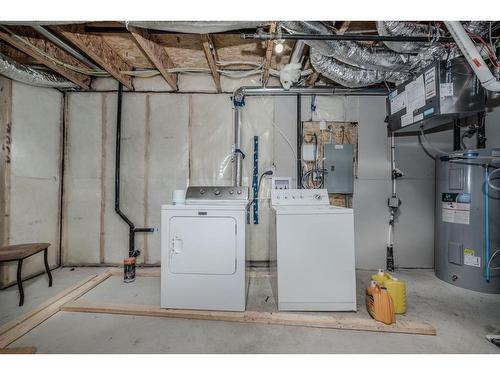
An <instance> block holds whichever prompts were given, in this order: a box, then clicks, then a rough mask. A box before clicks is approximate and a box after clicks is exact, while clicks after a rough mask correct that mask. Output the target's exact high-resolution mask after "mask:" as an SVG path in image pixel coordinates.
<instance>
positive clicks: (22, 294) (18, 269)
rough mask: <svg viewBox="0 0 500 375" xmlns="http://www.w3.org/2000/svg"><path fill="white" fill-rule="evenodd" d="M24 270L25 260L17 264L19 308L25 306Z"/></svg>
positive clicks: (20, 260)
mask: <svg viewBox="0 0 500 375" xmlns="http://www.w3.org/2000/svg"><path fill="white" fill-rule="evenodd" d="M22 268H23V260H22V259H19V261H18V262H17V287H18V288H19V295H20V298H19V306H22V305H23V304H24V291H23V281H22Z"/></svg>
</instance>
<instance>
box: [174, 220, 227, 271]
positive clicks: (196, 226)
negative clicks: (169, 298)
mask: <svg viewBox="0 0 500 375" xmlns="http://www.w3.org/2000/svg"><path fill="white" fill-rule="evenodd" d="M169 247H170V252H169V265H168V266H169V270H170V272H172V273H177V274H209V275H231V274H233V273H235V272H236V220H235V219H234V218H232V217H198V216H193V217H186V216H177V217H172V218H171V219H170V239H169Z"/></svg>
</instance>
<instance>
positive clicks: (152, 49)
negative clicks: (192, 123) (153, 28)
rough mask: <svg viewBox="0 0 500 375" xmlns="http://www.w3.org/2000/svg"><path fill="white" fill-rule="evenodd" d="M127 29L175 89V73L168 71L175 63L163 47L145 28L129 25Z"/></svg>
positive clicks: (145, 54) (176, 88)
mask: <svg viewBox="0 0 500 375" xmlns="http://www.w3.org/2000/svg"><path fill="white" fill-rule="evenodd" d="M128 30H129V31H130V34H131V35H132V38H133V39H134V41H135V43H136V44H137V46H138V47H139V48H140V49H141V51H142V52H143V53H144V56H146V57H147V59H148V60H149V61H150V62H151V64H153V66H154V67H155V68H156V69H158V71H159V72H160V74H161V75H162V77H163V78H164V79H165V81H167V83H168V84H169V85H170V86H171V87H172V88H173V89H174V90H176V91H177V90H178V87H177V74H175V73H169V72H168V69H172V68H175V65H174V63H173V62H172V59H171V58H170V56H169V55H168V54H167V51H165V48H163V47H162V46H160V45H159V44H158V43H156V42H155V41H153V40H152V38H151V34H150V33H149V32H148V30H146V29H142V28H137V27H133V26H129V27H128Z"/></svg>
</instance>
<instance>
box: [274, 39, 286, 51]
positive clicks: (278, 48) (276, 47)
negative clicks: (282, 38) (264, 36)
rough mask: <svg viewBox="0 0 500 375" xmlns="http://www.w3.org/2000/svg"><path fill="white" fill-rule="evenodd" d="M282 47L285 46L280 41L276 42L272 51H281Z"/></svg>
mask: <svg viewBox="0 0 500 375" xmlns="http://www.w3.org/2000/svg"><path fill="white" fill-rule="evenodd" d="M284 49H285V46H284V45H283V43H281V42H278V43H276V45H275V46H274V52H276V53H277V54H280V53H282V52H283V50H284Z"/></svg>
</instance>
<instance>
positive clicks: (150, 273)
mask: <svg viewBox="0 0 500 375" xmlns="http://www.w3.org/2000/svg"><path fill="white" fill-rule="evenodd" d="M109 272H110V273H111V275H112V276H123V268H119V267H115V268H110V269H109ZM135 275H136V276H137V277H160V276H161V270H160V268H159V267H154V268H153V267H151V268H137V269H136V270H135ZM248 276H249V277H252V278H266V277H271V276H272V275H271V274H270V273H269V272H268V271H255V270H250V271H248Z"/></svg>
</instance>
